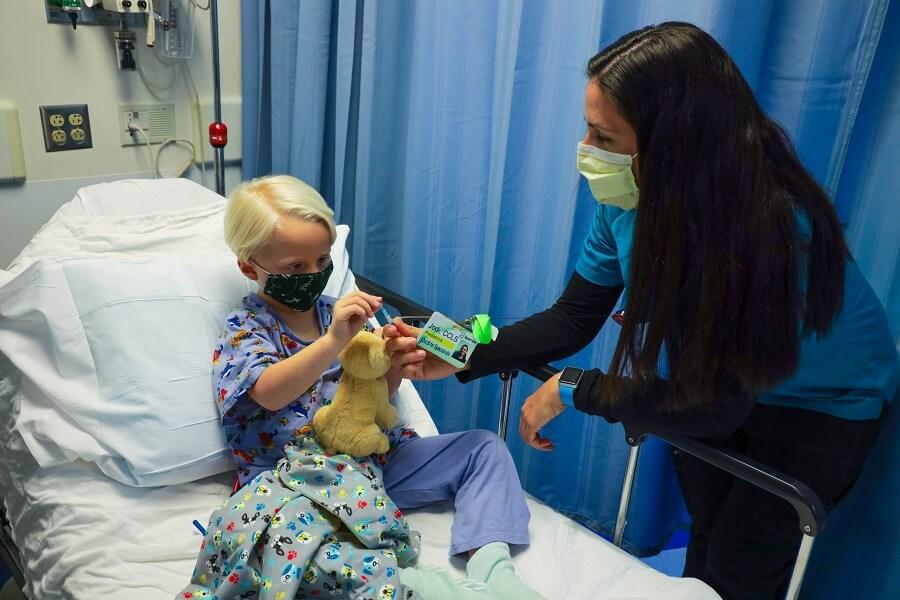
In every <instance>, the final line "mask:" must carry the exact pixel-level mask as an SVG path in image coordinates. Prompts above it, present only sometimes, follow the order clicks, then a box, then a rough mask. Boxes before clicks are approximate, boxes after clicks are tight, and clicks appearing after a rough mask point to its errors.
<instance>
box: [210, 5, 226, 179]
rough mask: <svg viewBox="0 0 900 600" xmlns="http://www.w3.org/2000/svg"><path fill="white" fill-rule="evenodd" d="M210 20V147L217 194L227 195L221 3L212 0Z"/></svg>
mask: <svg viewBox="0 0 900 600" xmlns="http://www.w3.org/2000/svg"><path fill="white" fill-rule="evenodd" d="M209 5H210V10H209V18H210V25H211V33H212V61H213V111H214V115H215V116H214V119H215V120H214V121H213V122H212V123H210V124H209V145H210V146H212V147H213V149H214V150H213V153H214V154H213V155H214V165H215V174H216V193H217V194H219V195H220V196H224V195H225V145H226V144H227V143H228V127H226V126H225V123H222V83H221V81H220V79H219V3H218V0H210V4H209Z"/></svg>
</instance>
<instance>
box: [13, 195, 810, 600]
mask: <svg viewBox="0 0 900 600" xmlns="http://www.w3.org/2000/svg"><path fill="white" fill-rule="evenodd" d="M222 213H223V199H222V198H221V197H220V196H218V195H217V194H214V193H212V192H210V191H209V190H207V189H206V188H203V187H201V186H199V185H197V184H194V183H192V182H189V181H187V180H126V181H119V182H114V183H109V184H99V185H96V186H90V187H87V188H83V189H82V190H80V191H79V192H78V194H77V195H76V197H75V198H74V199H73V200H71V201H70V202H68V203H67V204H65V205H63V206H62V207H61V208H60V209H59V210H58V211H57V213H56V214H55V215H54V216H53V217H52V218H51V219H50V221H49V222H48V223H47V224H45V225H44V227H43V228H42V229H41V231H40V232H38V234H36V235H35V237H34V238H33V239H32V241H31V243H30V244H29V245H28V246H27V247H26V248H25V249H24V250H23V252H22V253H21V254H20V255H19V257H17V258H16V259H15V260H14V261H13V263H12V264H11V265H10V266H9V270H8V271H0V432H2V433H0V440H2V443H3V452H2V453H0V495H2V503H0V508H2V519H3V527H2V533H0V540H2V543H3V544H2V546H3V549H2V551H0V558H3V560H4V562H5V563H6V564H7V566H8V568H9V570H10V571H11V572H12V573H13V574H14V577H15V581H16V583H17V584H18V585H19V587H21V589H22V590H23V591H24V594H25V596H26V597H29V598H40V599H49V598H72V599H82V598H83V599H87V598H98V597H105V596H106V595H112V596H113V597H118V598H128V599H136V600H139V599H144V598H146V599H157V598H159V599H163V598H172V597H173V596H174V594H175V593H176V592H177V591H178V590H179V589H180V588H181V587H182V586H183V585H184V584H185V583H186V582H187V581H188V579H189V577H190V574H191V570H192V568H193V565H194V562H195V559H196V556H197V552H198V549H199V545H200V541H201V537H200V535H199V533H198V532H197V531H196V530H195V529H194V527H193V526H192V525H191V523H192V521H193V520H194V519H198V520H200V521H201V522H205V520H206V518H207V517H208V515H209V514H210V512H211V511H212V510H213V509H214V508H216V507H217V506H218V505H219V504H220V503H221V502H222V500H224V499H225V498H227V496H228V495H229V494H230V492H231V484H232V482H233V473H232V472H230V471H228V470H227V469H228V468H229V464H230V460H231V459H230V456H229V454H228V452H227V449H226V448H225V447H224V444H223V440H222V439H221V436H220V435H219V437H218V438H217V437H216V436H215V435H212V436H211V435H210V432H211V431H217V427H218V424H217V421H218V419H217V413H216V409H215V406H214V404H213V403H212V401H211V397H210V394H209V390H208V389H207V390H206V392H205V393H203V394H199V396H202V397H194V396H196V395H182V394H181V393H180V392H181V391H184V390H190V389H195V390H196V389H199V388H198V387H196V386H201V387H202V386H203V385H206V386H207V387H208V386H209V385H210V384H209V368H210V367H209V352H210V351H209V348H211V347H212V344H213V340H214V339H215V335H216V334H217V328H218V327H220V326H221V319H222V317H223V316H224V315H225V314H226V313H227V312H228V310H229V309H230V307H231V306H233V305H234V303H236V301H237V300H238V299H239V298H240V296H241V295H242V294H243V293H245V292H246V291H248V289H249V288H248V287H247V285H248V283H247V282H246V281H245V280H243V279H242V277H241V276H240V275H239V274H238V273H237V269H236V268H234V257H233V256H232V255H231V254H230V252H229V251H228V249H227V247H226V246H225V245H224V242H223V240H222V239H221V231H222ZM348 234H349V231H348V229H347V228H346V227H344V226H341V227H339V235H338V240H337V242H336V243H335V247H334V248H333V252H332V254H333V258H334V263H335V270H334V271H335V272H334V274H333V276H332V279H331V281H330V282H329V287H328V288H327V289H326V293H330V294H331V295H337V294H341V293H345V292H346V291H348V290H350V289H354V288H355V287H356V286H357V285H359V287H360V288H362V289H366V290H369V291H372V292H376V293H378V294H379V295H382V296H384V297H385V299H386V301H387V302H388V303H389V304H392V305H393V306H394V307H396V309H397V310H398V311H399V312H401V313H403V314H428V312H429V311H428V310H427V308H426V307H422V306H420V305H418V304H416V303H415V302H412V301H410V300H408V299H406V298H404V297H402V296H400V295H398V294H396V293H393V292H391V291H390V290H386V289H384V288H382V287H380V286H378V285H377V284H376V283H374V282H371V281H368V280H365V279H363V278H360V277H354V275H353V274H352V273H351V272H350V271H349V269H348V267H347V265H348V264H349V256H348V254H347V252H346V249H345V242H346V239H347V235H348ZM164 316H165V318H164ZM179 319H181V320H180V321H179ZM216 319H218V322H216ZM172 320H174V321H175V322H170V321H172ZM173 328H177V331H178V334H179V335H178V336H171V332H172V330H173ZM123 334H127V335H123ZM167 336H171V337H176V339H169V337H167ZM157 349H159V351H157ZM135 352H141V353H143V354H137V355H136V354H135ZM525 372H526V373H527V374H528V375H530V376H535V377H537V378H539V379H546V377H548V376H550V375H551V374H552V373H553V370H552V369H551V368H549V367H545V368H542V369H537V370H527V371H525ZM516 375H517V373H515V372H512V373H504V374H502V375H501V377H502V378H503V379H504V382H505V384H504V389H503V395H502V398H501V401H502V403H503V414H502V415H501V421H500V424H499V427H498V432H499V433H500V435H501V436H505V433H506V423H507V412H508V408H509V400H510V394H511V386H512V382H513V379H514V378H515V377H516ZM204 381H205V384H204V383H203V382H204ZM191 385H193V386H195V387H194V388H191ZM161 392H168V393H161ZM397 407H398V412H399V413H400V415H401V418H402V419H403V420H404V421H405V422H406V423H408V424H409V425H411V426H413V427H414V428H415V429H416V430H417V431H418V432H419V433H420V434H421V435H433V434H435V433H437V430H436V428H435V425H434V422H433V421H432V420H431V417H430V416H429V415H428V412H427V410H426V409H425V406H424V405H423V403H422V401H421V399H420V398H419V396H418V394H417V393H416V391H415V388H414V387H413V386H412V385H411V384H410V383H409V382H404V384H403V386H402V387H401V390H400V392H399V393H398V396H397ZM647 433H649V432H635V431H630V430H629V431H628V433H627V437H628V442H629V444H631V445H632V446H633V450H632V454H631V457H630V461H629V465H628V468H627V470H626V477H625V485H624V486H623V495H622V502H621V506H622V509H621V510H620V514H619V518H618V521H617V527H616V535H615V538H616V539H615V541H616V542H617V543H620V542H621V538H622V531H623V530H624V527H625V523H626V517H627V515H626V513H627V506H628V495H629V493H630V485H631V482H632V481H633V478H634V470H635V467H636V464H637V456H638V448H639V447H640V442H641V441H642V439H643V438H644V436H645V435H646V434H647ZM663 439H664V440H665V441H667V442H669V443H670V444H672V445H673V446H675V447H678V448H680V449H681V450H683V451H686V452H690V453H692V454H695V455H697V456H699V457H701V458H703V459H704V460H708V461H709V462H712V463H713V464H716V465H718V466H720V467H722V468H724V469H726V470H728V471H730V472H732V473H735V474H736V475H738V476H740V477H744V478H745V479H748V480H750V481H753V482H755V483H757V484H759V485H761V486H763V487H764V488H765V489H768V490H769V491H772V492H773V493H776V494H779V495H781V496H782V497H785V498H786V499H788V500H789V501H791V502H792V503H793V504H794V505H795V507H797V510H798V515H799V520H800V524H801V528H803V529H804V533H805V534H807V536H808V537H809V538H810V539H812V536H815V535H816V533H817V532H818V531H819V529H820V528H821V525H822V519H823V515H824V511H823V510H822V508H821V503H819V502H818V499H816V498H815V496H814V494H812V493H811V492H810V491H809V489H808V488H806V487H805V486H803V485H802V484H801V483H799V482H796V481H793V480H791V479H789V478H786V477H783V476H780V475H778V474H777V473H773V472H771V471H770V470H767V469H765V468H764V467H762V466H760V465H755V464H753V463H752V462H750V461H748V460H746V459H744V458H741V457H740V456H737V455H733V454H730V453H727V452H724V451H721V450H717V449H714V448H710V447H708V446H705V445H702V444H699V443H696V442H693V441H691V440H686V439H680V438H676V437H672V436H665V437H663ZM528 504H529V508H530V510H531V513H532V519H531V524H530V532H531V537H532V543H531V545H530V546H529V547H528V548H527V549H525V550H524V551H522V552H520V553H517V554H516V555H515V557H514V560H515V562H516V565H517V568H518V570H519V571H520V573H521V574H522V576H523V578H524V579H526V580H527V581H528V582H529V583H530V584H531V585H532V586H533V587H534V588H535V589H537V590H538V591H540V592H542V593H543V594H544V595H545V596H547V597H548V598H568V599H581V598H584V599H599V598H621V599H624V598H629V599H639V598H647V599H651V598H653V599H656V598H666V599H682V598H683V599H690V600H702V599H706V598H710V599H713V598H718V595H716V594H715V592H713V591H712V589H710V588H709V587H708V586H707V585H706V584H704V583H702V582H700V581H698V580H694V579H681V578H673V577H668V576H666V575H664V574H662V573H659V572H657V571H655V570H654V569H652V568H650V567H649V566H647V565H645V564H644V563H642V562H641V561H640V560H638V559H636V558H634V557H632V556H630V555H628V554H627V553H626V552H624V551H622V550H621V549H620V548H618V547H617V546H616V545H615V544H613V543H610V542H608V541H606V540H605V539H603V538H601V537H599V536H597V535H596V534H594V533H593V532H591V531H589V530H588V529H586V528H584V527H582V526H581V525H579V524H577V523H576V522H574V521H572V520H571V519H569V518H567V517H565V516H563V515H561V514H559V513H557V512H555V511H554V510H552V509H551V508H550V507H548V506H546V505H544V504H543V503H541V502H540V501H538V500H536V499H535V498H531V497H529V498H528ZM408 518H409V521H410V524H411V526H412V527H413V528H414V529H417V530H419V531H420V532H421V533H422V553H421V558H420V560H421V561H422V562H423V563H425V564H429V565H436V566H442V567H445V568H447V569H449V570H451V571H453V572H455V573H458V574H459V575H462V574H463V573H464V571H463V565H462V563H460V562H458V561H457V560H456V559H450V558H448V556H447V548H448V547H449V528H450V527H449V526H450V523H451V520H452V508H451V507H450V506H447V505H441V506H436V507H432V508H428V509H419V510H414V511H410V513H409V514H408ZM804 547H805V550H804V552H807V551H808V548H807V544H804ZM804 564H805V558H804V557H803V554H801V556H800V557H799V558H798V569H797V571H798V573H799V576H800V577H802V570H803V566H804ZM792 585H793V584H792Z"/></svg>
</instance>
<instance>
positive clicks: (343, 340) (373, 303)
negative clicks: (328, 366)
mask: <svg viewBox="0 0 900 600" xmlns="http://www.w3.org/2000/svg"><path fill="white" fill-rule="evenodd" d="M380 308H381V298H379V297H377V296H372V295H370V294H366V293H365V292H351V293H349V294H347V295H346V296H344V297H343V298H341V299H340V300H338V301H337V302H335V303H334V309H333V310H332V316H331V326H330V327H329V328H328V334H327V335H330V336H332V337H333V338H334V339H335V341H337V342H338V344H339V345H340V347H341V348H343V347H344V346H346V345H347V342H349V341H350V340H351V339H352V338H353V336H355V335H356V334H357V333H359V332H360V330H362V328H363V325H364V324H365V322H366V319H370V318H371V317H372V316H373V315H374V314H375V311H376V310H379V309H380Z"/></svg>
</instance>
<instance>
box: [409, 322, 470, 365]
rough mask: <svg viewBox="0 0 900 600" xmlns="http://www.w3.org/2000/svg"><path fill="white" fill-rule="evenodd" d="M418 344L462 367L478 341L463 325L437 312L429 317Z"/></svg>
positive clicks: (417, 341)
mask: <svg viewBox="0 0 900 600" xmlns="http://www.w3.org/2000/svg"><path fill="white" fill-rule="evenodd" d="M416 345H417V346H418V347H419V348H421V349H423V350H425V351H426V352H430V353H431V354H434V355H435V356H437V357H438V358H440V359H441V360H443V361H445V362H448V363H450V364H451V365H453V366H454V367H456V368H457V369H461V368H463V367H465V366H466V363H467V362H468V361H469V356H471V354H472V352H474V351H475V347H476V346H477V345H478V341H477V340H476V339H475V338H474V337H473V336H472V333H471V332H470V331H468V330H466V328H464V327H463V326H462V325H460V324H459V323H457V322H456V321H453V320H452V319H449V318H448V317H445V316H444V315H442V314H441V313H439V312H436V313H434V314H433V315H431V318H430V319H428V323H426V324H425V328H424V329H422V333H421V334H420V335H419V337H418V339H417V340H416Z"/></svg>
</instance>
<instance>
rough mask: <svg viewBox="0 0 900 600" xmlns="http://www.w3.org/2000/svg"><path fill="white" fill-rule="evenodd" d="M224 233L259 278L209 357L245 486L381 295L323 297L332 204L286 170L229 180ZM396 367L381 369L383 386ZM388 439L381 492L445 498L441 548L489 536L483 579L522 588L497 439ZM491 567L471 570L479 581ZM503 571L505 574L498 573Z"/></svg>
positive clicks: (313, 400) (512, 478)
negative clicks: (450, 515)
mask: <svg viewBox="0 0 900 600" xmlns="http://www.w3.org/2000/svg"><path fill="white" fill-rule="evenodd" d="M225 239H226V242H227V243H228V245H229V246H230V247H231V249H232V250H233V251H234V253H235V255H237V264H238V268H239V269H240V270H241V273H243V274H244V275H245V276H246V277H248V278H249V279H251V280H253V281H255V282H257V284H258V285H259V289H258V290H257V291H256V292H255V293H251V294H249V295H248V296H246V297H245V298H244V299H243V302H242V305H241V307H240V309H238V310H236V311H234V312H232V313H231V314H230V315H228V317H227V319H226V324H225V329H224V331H223V332H222V334H221V335H220V337H219V340H218V344H217V347H216V349H215V352H214V355H213V365H214V368H213V371H214V384H215V390H216V402H217V405H218V407H219V410H220V413H221V415H222V426H223V428H224V429H225V434H226V438H227V440H228V444H229V445H230V447H231V449H232V453H233V455H234V459H235V462H236V464H237V466H238V477H239V482H240V484H241V485H244V484H245V483H247V482H248V481H251V480H252V479H253V478H254V477H255V476H256V475H257V474H259V473H261V472H262V471H266V470H269V469H272V468H274V467H275V465H276V463H277V462H278V460H279V459H280V458H281V457H282V456H283V450H282V447H283V446H284V444H285V443H286V442H287V441H289V440H290V439H291V437H292V436H293V435H294V433H295V432H296V431H298V430H299V429H300V428H301V427H302V426H303V425H305V424H306V423H309V422H311V421H312V417H313V414H314V413H315V411H316V410H317V409H318V408H319V407H320V406H322V405H323V404H327V403H328V402H329V401H330V399H331V398H332V396H333V395H334V391H335V389H336V386H337V381H338V379H339V378H340V375H341V370H340V365H339V363H337V355H338V353H339V352H340V351H341V349H342V348H343V347H344V346H345V345H346V344H347V342H348V341H349V340H350V339H351V338H352V337H353V336H354V335H355V334H356V332H358V331H359V330H360V329H361V328H362V327H363V326H364V324H365V323H366V320H367V319H368V318H370V317H372V316H373V314H374V313H375V312H376V311H378V310H379V309H380V308H381V299H380V298H377V297H375V296H371V295H369V294H365V293H363V292H353V293H351V294H348V295H346V296H345V297H343V298H340V299H337V300H336V299H333V298H328V297H325V296H322V295H321V294H322V291H323V289H324V288H325V284H326V283H327V281H328V277H329V275H330V273H331V268H332V267H331V258H330V249H331V245H332V243H333V242H334V239H335V226H334V220H333V213H332V211H331V209H329V208H328V206H327V205H326V204H325V202H324V201H323V200H322V197H321V196H320V195H319V194H318V192H316V191H315V190H314V189H313V188H311V187H310V186H308V185H307V184H305V183H303V182H302V181H300V180H298V179H296V178H294V177H290V176H270V177H263V178H260V179H256V180H254V181H251V182H248V183H243V184H241V185H239V186H238V187H237V188H236V189H235V190H234V191H233V192H232V194H231V198H230V200H229V203H228V207H227V209H226V214H225ZM399 368H400V367H399V366H397V367H392V369H391V371H390V372H389V373H388V374H387V380H388V386H389V391H390V393H391V394H392V395H393V393H394V392H395V391H396V390H397V387H398V385H399V383H400V375H399ZM388 437H389V439H390V441H391V450H390V452H389V453H388V455H387V456H386V458H385V461H386V462H385V464H384V468H383V478H384V485H385V489H386V491H387V493H388V495H389V496H390V497H391V499H392V500H393V501H394V502H395V503H396V504H397V505H398V507H399V508H400V509H406V508H415V507H419V506H424V505H427V504H431V503H434V502H439V501H441V500H447V499H453V500H454V505H455V509H456V515H455V518H454V522H453V526H452V530H451V547H450V553H451V554H459V553H468V554H469V556H471V555H472V554H474V553H475V551H476V550H478V549H479V548H481V547H482V546H486V545H490V548H485V550H486V551H487V552H486V555H485V558H486V559H487V558H488V557H487V555H490V558H489V559H488V562H490V564H491V565H499V566H498V567H497V568H494V569H493V571H494V574H495V577H494V579H493V581H494V582H495V583H496V582H497V581H502V582H503V583H502V585H501V586H500V587H503V588H504V589H507V590H509V591H510V593H513V594H515V595H516V596H517V597H518V598H527V597H528V596H527V594H528V593H529V592H530V590H528V589H527V588H526V587H525V586H524V585H522V584H521V583H518V580H517V579H516V578H515V576H514V574H513V573H512V566H511V563H509V561H508V557H509V554H508V552H509V550H508V547H507V544H527V543H528V520H529V516H530V515H529V512H528V508H527V507H526V505H525V498H524V493H523V492H522V488H521V484H520V482H519V478H518V474H517V472H516V469H515V465H514V463H513V461H512V458H511V457H510V455H509V451H508V450H507V448H506V445H505V444H504V443H503V442H502V441H501V440H500V439H499V438H498V437H497V436H496V435H494V434H493V433H490V432H488V431H483V430H473V431H465V432H461V433H452V434H445V435H438V436H432V437H427V438H420V437H418V436H417V435H416V434H415V432H413V431H411V430H404V429H399V428H398V429H395V430H393V431H391V432H389V433H388ZM495 542H496V543H495ZM481 558H482V557H479V561H476V562H477V563H478V564H481V563H482V562H485V561H482V560H481ZM500 567H502V568H500ZM490 571H491V569H487V570H485V571H484V572H482V573H481V574H482V575H484V577H483V578H481V580H482V581H486V580H487V579H488V577H487V574H488V573H489V572H490ZM501 571H502V572H503V573H504V574H508V575H509V577H506V576H505V575H504V576H499V577H497V576H496V575H497V574H498V573H500V572H501ZM416 574H417V575H421V576H422V577H426V579H427V577H430V576H432V575H433V574H432V573H429V572H423V573H418V572H417V573H416ZM413 576H414V575H412V574H410V575H407V577H413ZM417 581H419V584H418V585H419V587H422V585H423V584H422V583H421V580H417ZM488 583H489V585H490V582H488ZM410 587H413V589H416V586H415V585H414V584H413V583H412V582H410ZM491 589H493V587H492V588H491ZM417 591H419V590H417ZM420 593H421V592H420ZM530 593H532V594H533V592H530Z"/></svg>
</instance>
